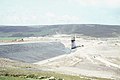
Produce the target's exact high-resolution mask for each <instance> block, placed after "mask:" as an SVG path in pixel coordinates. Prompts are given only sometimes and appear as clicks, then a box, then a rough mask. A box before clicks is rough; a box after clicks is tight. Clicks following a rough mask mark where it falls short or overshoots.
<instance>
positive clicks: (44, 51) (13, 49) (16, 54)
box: [0, 42, 69, 63]
mask: <svg viewBox="0 0 120 80" xmlns="http://www.w3.org/2000/svg"><path fill="white" fill-rule="evenodd" d="M66 53H69V49H66V48H65V46H64V45H63V44H62V43H59V42H39V43H27V44H11V45H0V57H2V58H10V59H13V60H18V61H23V62H28V63H34V62H37V61H41V60H45V59H48V58H52V57H55V56H58V55H62V54H66Z"/></svg>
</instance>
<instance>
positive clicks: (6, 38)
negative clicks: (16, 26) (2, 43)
mask: <svg viewBox="0 0 120 80" xmlns="http://www.w3.org/2000/svg"><path fill="white" fill-rule="evenodd" d="M21 38H22V37H0V40H15V39H21Z"/></svg>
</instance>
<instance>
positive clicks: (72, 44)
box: [71, 36, 76, 49]
mask: <svg viewBox="0 0 120 80" xmlns="http://www.w3.org/2000/svg"><path fill="white" fill-rule="evenodd" d="M75 48H76V44H75V36H74V37H72V38H71V49H75Z"/></svg>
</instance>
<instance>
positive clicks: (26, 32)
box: [0, 24, 120, 37]
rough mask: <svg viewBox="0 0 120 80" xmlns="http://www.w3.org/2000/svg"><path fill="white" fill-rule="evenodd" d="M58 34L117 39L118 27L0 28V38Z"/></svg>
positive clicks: (84, 25)
mask: <svg viewBox="0 0 120 80" xmlns="http://www.w3.org/2000/svg"><path fill="white" fill-rule="evenodd" d="M56 32H57V33H60V34H82V35H85V36H91V37H118V36H120V26H119V25H101V24H63V25H41V26H39V25H36V26H0V33H1V34H0V37H8V36H9V37H10V36H12V37H30V36H48V35H54V34H56Z"/></svg>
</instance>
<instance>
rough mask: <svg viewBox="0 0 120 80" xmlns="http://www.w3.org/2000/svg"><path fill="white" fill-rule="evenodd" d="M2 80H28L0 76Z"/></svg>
mask: <svg viewBox="0 0 120 80" xmlns="http://www.w3.org/2000/svg"><path fill="white" fill-rule="evenodd" d="M0 80H27V79H24V78H19V77H10V76H0Z"/></svg>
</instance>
